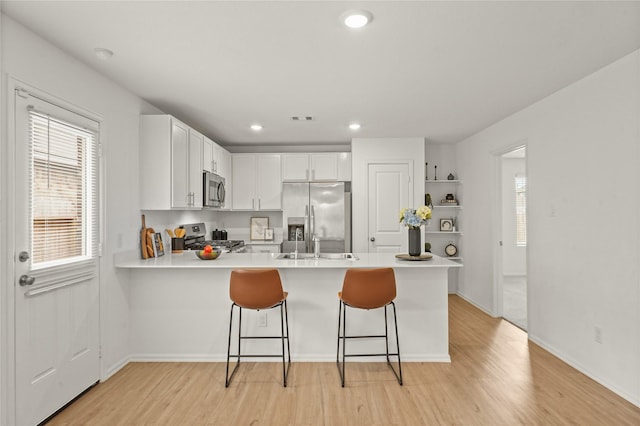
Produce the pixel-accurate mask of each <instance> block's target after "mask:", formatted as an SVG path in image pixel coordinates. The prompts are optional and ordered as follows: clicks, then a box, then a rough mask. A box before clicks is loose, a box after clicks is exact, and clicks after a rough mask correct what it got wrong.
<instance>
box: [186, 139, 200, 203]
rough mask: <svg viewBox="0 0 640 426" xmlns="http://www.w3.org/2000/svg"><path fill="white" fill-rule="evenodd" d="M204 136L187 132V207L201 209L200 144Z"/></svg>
mask: <svg viewBox="0 0 640 426" xmlns="http://www.w3.org/2000/svg"><path fill="white" fill-rule="evenodd" d="M203 141H204V136H202V135H201V134H200V133H198V132H196V131H194V130H190V131H189V197H190V199H189V203H188V205H189V207H196V208H202V143H203Z"/></svg>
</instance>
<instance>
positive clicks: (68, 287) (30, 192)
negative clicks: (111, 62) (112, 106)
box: [13, 89, 100, 425]
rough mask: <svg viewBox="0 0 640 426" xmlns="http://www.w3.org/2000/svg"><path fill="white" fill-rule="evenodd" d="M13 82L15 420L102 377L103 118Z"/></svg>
mask: <svg viewBox="0 0 640 426" xmlns="http://www.w3.org/2000/svg"><path fill="white" fill-rule="evenodd" d="M39 96H40V95H39V94H38V93H36V92H34V91H31V92H29V91H27V90H25V89H18V90H15V96H14V99H15V103H14V107H15V114H14V117H15V120H14V123H15V128H14V129H15V144H14V153H15V159H16V162H15V173H14V176H15V179H14V208H15V210H14V218H15V219H14V222H15V223H14V225H15V226H14V229H15V231H14V232H15V235H14V239H13V241H14V244H13V246H14V249H15V255H14V258H15V265H14V271H15V273H14V275H15V277H14V278H15V279H14V292H13V294H14V310H15V311H14V312H15V323H14V336H15V345H14V356H15V357H14V360H15V424H19V425H33V424H38V423H40V422H41V421H43V420H44V419H46V418H47V417H49V416H50V415H51V414H53V413H55V412H56V411H57V410H58V409H60V408H61V407H63V406H64V405H65V404H66V403H68V402H69V401H71V400H72V399H73V398H75V397H76V396H77V395H78V394H80V393H82V392H83V391H84V390H85V389H87V388H89V387H90V386H92V385H93V384H94V383H95V382H97V381H98V379H99V374H100V364H99V353H98V352H99V339H98V337H99V336H98V332H99V328H98V318H99V317H98V315H99V286H98V248H99V246H98V244H99V223H98V217H99V214H98V212H99V210H98V199H99V197H98V195H99V194H98V188H99V185H98V176H99V174H98V163H99V162H98V142H99V138H98V135H99V133H98V131H99V127H98V123H97V122H96V121H94V120H90V119H88V118H86V117H84V116H81V115H78V114H77V113H75V112H72V111H70V110H68V109H65V108H61V107H59V106H56V105H53V104H51V103H49V102H47V101H45V100H43V99H40V97H39Z"/></svg>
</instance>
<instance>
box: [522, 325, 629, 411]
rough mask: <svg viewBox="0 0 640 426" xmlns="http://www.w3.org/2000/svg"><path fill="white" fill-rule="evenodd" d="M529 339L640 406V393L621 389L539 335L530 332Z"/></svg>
mask: <svg viewBox="0 0 640 426" xmlns="http://www.w3.org/2000/svg"><path fill="white" fill-rule="evenodd" d="M529 340H531V341H532V342H533V343H535V344H536V345H538V346H540V347H541V348H542V349H544V350H545V351H547V352H549V353H551V354H552V355H553V356H555V357H557V358H559V359H560V360H561V361H563V362H565V363H567V364H569V365H570V366H571V367H573V368H575V369H576V370H578V371H579V372H581V373H582V374H584V375H585V376H587V377H589V378H590V379H592V380H594V381H596V382H598V383H600V384H601V385H602V386H604V387H605V388H607V389H609V390H610V391H611V392H613V393H615V394H616V395H619V396H620V397H621V398H624V399H626V400H627V401H629V402H630V403H632V404H633V405H635V406H637V407H640V396H639V395H630V394H628V393H627V392H625V391H623V390H621V389H618V388H617V387H616V386H615V385H613V384H611V383H609V382H608V381H607V380H606V379H604V378H602V377H599V376H598V375H597V374H594V373H593V372H592V371H590V370H589V369H588V368H585V367H584V366H583V365H582V364H580V363H579V362H577V361H576V360H575V359H573V358H571V357H570V356H568V355H567V354H565V353H564V352H562V351H560V350H558V349H557V348H555V347H553V346H551V345H549V344H547V343H545V342H544V341H543V340H542V339H540V338H539V337H537V336H534V335H532V334H529Z"/></svg>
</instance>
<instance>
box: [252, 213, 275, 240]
mask: <svg viewBox="0 0 640 426" xmlns="http://www.w3.org/2000/svg"><path fill="white" fill-rule="evenodd" d="M268 227H269V218H268V217H252V218H251V224H250V227H249V229H250V234H249V238H250V239H251V241H264V240H265V235H266V232H265V230H266V229H267V228H268ZM272 229H273V228H272Z"/></svg>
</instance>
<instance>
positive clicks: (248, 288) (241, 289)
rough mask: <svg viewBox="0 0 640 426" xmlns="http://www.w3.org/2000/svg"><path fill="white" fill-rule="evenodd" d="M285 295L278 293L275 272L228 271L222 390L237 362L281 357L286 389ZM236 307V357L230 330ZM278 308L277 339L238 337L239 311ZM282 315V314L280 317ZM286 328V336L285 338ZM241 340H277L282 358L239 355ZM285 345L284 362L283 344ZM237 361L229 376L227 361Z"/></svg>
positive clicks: (285, 293) (272, 337) (287, 333)
mask: <svg viewBox="0 0 640 426" xmlns="http://www.w3.org/2000/svg"><path fill="white" fill-rule="evenodd" d="M287 294H288V293H287V292H286V291H283V290H282V282H281V281H280V274H279V273H278V270H277V269H247V270H242V269H241V270H234V271H231V278H230V279H229V297H230V298H231V301H232V302H233V303H232V304H231V315H230V317H229V345H228V346H227V371H226V375H225V376H226V377H225V387H229V383H231V379H232V378H233V376H234V374H235V373H236V370H237V369H238V367H239V366H240V359H241V358H259V357H270V358H272V357H275V356H282V379H283V383H284V386H285V387H287V376H288V374H289V367H290V366H291V351H290V349H289V319H288V316H287ZM236 306H237V307H238V308H239V310H240V312H239V315H238V353H237V354H232V353H231V327H232V325H233V308H234V307H236ZM277 307H280V329H281V332H282V334H281V335H280V336H242V335H241V334H242V333H241V330H242V309H253V310H258V311H259V310H260V309H272V308H277ZM283 312H284V313H283ZM285 328H286V334H285ZM244 339H281V340H282V354H258V355H255V354H252V355H241V354H240V342H241V340H244ZM285 340H286V341H287V358H288V362H286V360H285V352H284V342H285ZM230 358H237V362H236V366H235V367H234V369H233V371H232V372H231V376H229V359H230Z"/></svg>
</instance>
